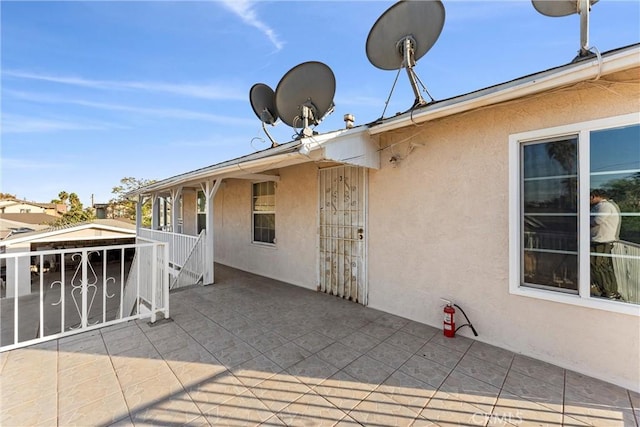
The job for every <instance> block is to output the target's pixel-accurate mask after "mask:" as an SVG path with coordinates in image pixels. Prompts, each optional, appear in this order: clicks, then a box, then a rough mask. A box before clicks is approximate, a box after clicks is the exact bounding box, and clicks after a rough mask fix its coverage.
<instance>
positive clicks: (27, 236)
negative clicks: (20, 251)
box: [0, 219, 136, 246]
mask: <svg viewBox="0 0 640 427" xmlns="http://www.w3.org/2000/svg"><path fill="white" fill-rule="evenodd" d="M87 229H98V230H104V231H112V232H116V233H122V234H123V235H124V236H123V237H135V234H136V226H135V224H130V223H127V222H123V221H118V220H113V219H102V220H101V219H98V220H94V221H92V222H84V223H77V224H67V225H62V226H59V227H51V228H47V229H44V230H37V231H29V232H26V233H19V234H14V235H12V236H9V237H7V238H6V239H4V240H2V241H0V246H9V245H14V244H17V243H25V242H31V241H35V240H42V239H48V238H51V237H56V238H57V239H58V240H64V238H63V236H64V235H65V234H69V233H71V232H75V231H81V230H87ZM109 238H113V236H110V237H109Z"/></svg>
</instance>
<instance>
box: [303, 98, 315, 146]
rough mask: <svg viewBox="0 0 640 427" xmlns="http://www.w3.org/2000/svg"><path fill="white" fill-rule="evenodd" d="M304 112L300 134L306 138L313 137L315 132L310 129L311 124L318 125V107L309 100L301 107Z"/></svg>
mask: <svg viewBox="0 0 640 427" xmlns="http://www.w3.org/2000/svg"><path fill="white" fill-rule="evenodd" d="M300 109H301V110H302V131H301V132H300V133H301V134H302V135H304V136H307V137H309V136H312V135H313V130H311V128H310V127H309V125H310V124H314V125H317V124H318V122H317V121H316V116H315V112H316V111H317V109H316V106H315V105H313V102H311V100H307V102H305V103H304V104H302V105H301V106H300Z"/></svg>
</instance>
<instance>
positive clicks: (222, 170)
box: [128, 152, 308, 196]
mask: <svg viewBox="0 0 640 427" xmlns="http://www.w3.org/2000/svg"><path fill="white" fill-rule="evenodd" d="M305 161H308V159H307V158H306V157H305V156H303V155H301V154H299V153H298V152H288V153H284V154H275V155H271V156H268V157H261V158H257V159H254V160H245V161H238V162H233V161H232V162H229V163H228V164H224V163H223V164H221V165H219V166H218V167H216V168H206V169H204V170H199V171H193V172H190V173H186V174H183V175H179V176H177V177H175V178H169V179H166V180H162V181H160V182H158V183H155V184H151V185H149V186H146V187H144V188H141V189H138V190H134V191H132V192H130V193H128V196H136V195H149V194H153V193H157V192H160V191H163V190H168V189H171V188H176V187H178V186H181V185H184V184H187V183H197V182H201V181H204V180H213V179H225V178H234V177H240V176H242V175H247V174H253V173H259V172H263V171H265V170H268V169H274V168H277V167H284V166H290V165H292V164H296V163H302V162H305Z"/></svg>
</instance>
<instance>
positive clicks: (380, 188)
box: [368, 70, 640, 390]
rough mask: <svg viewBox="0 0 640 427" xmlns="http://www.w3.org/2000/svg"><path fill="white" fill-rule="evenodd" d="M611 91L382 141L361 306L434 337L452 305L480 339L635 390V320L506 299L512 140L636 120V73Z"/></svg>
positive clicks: (450, 121)
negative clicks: (619, 118)
mask: <svg viewBox="0 0 640 427" xmlns="http://www.w3.org/2000/svg"><path fill="white" fill-rule="evenodd" d="M630 79H632V80H633V79H635V83H628V82H626V81H628V80H630ZM607 80H609V81H605V80H600V81H597V82H592V83H582V84H579V85H577V86H574V87H571V88H566V89H562V90H557V91H555V92H553V93H547V94H544V95H537V96H532V97H530V98H528V99H524V100H520V101H518V102H511V103H508V104H505V105H501V106H496V107H491V108H485V109H481V110H478V111H473V112H468V113H465V114H460V115H456V116H452V117H448V118H444V119H440V120H436V121H433V122H426V123H424V124H421V125H419V126H408V127H407V128H404V129H402V130H401V131H394V132H390V133H388V134H384V135H382V136H381V138H380V144H381V147H387V148H386V149H384V150H383V151H382V152H381V153H382V158H381V163H382V168H381V169H380V170H378V171H371V172H370V174H369V245H368V250H369V260H368V261H369V275H368V277H369V305H370V306H371V307H373V308H377V309H381V310H384V311H387V312H391V313H394V314H397V315H400V316H404V317H408V318H410V319H414V320H417V321H420V322H424V323H427V324H430V325H433V326H436V327H441V326H442V305H443V303H442V302H441V301H440V298H441V297H443V298H449V299H452V300H454V301H455V302H456V303H458V304H459V305H461V306H462V307H463V309H464V310H465V311H466V313H467V314H468V315H469V317H470V318H471V320H472V321H473V323H474V326H475V327H476V329H477V330H478V331H479V333H480V336H479V337H478V339H479V340H482V341H485V342H488V343H491V344H494V345H497V346H499V347H502V348H505V349H509V350H512V351H515V352H518V353H522V354H525V355H529V356H532V357H536V358H539V359H542V360H546V361H548V362H551V363H554V364H558V365H560V366H563V367H566V368H569V369H573V370H576V371H579V372H583V373H586V374H588V375H592V376H595V377H598V378H602V379H605V380H607V381H612V382H615V383H618V384H620V385H623V386H625V387H628V388H631V389H636V390H637V389H638V388H639V387H640V385H639V384H640V345H639V341H640V319H639V318H638V317H636V316H631V315H623V314H616V313H612V312H607V311H602V310H595V309H588V308H582V307H577V306H570V305H566V304H560V303H554V302H549V301H544V300H539V299H533V298H527V297H522V296H516V295H510V294H509V205H508V203H509V172H508V168H509V165H508V149H509V147H508V139H509V134H513V133H519V132H525V131H529V130H536V129H541V128H548V127H553V126H559V125H564V124H568V123H576V122H582V121H587V120H593V119H599V118H605V117H611V116H616V115H620V114H626V113H630V112H638V111H639V110H640V105H639V104H640V101H639V100H640V92H639V90H638V87H639V85H638V83H637V82H638V70H634V71H629V72H626V73H621V74H619V75H617V76H609V77H608V78H607ZM616 80H621V81H625V83H620V84H618V83H614V82H613V81H616ZM394 144H395V145H394ZM411 144H413V148H411ZM417 144H423V146H419V145H417ZM392 156H395V157H396V158H400V159H401V160H400V161H399V162H397V164H396V165H395V167H394V165H392V164H391V163H390V162H389V159H390V158H391V157H392ZM457 319H458V322H464V318H463V317H462V316H459V317H458V318H457ZM460 333H461V334H463V335H467V336H471V334H470V331H469V330H468V328H465V329H463V330H461V331H460Z"/></svg>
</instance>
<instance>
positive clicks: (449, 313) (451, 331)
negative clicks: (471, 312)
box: [440, 298, 478, 338]
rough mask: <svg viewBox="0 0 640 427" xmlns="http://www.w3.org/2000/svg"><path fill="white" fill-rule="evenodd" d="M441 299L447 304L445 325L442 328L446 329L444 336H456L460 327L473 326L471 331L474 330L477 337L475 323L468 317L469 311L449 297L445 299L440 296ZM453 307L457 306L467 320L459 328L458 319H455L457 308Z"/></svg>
mask: <svg viewBox="0 0 640 427" xmlns="http://www.w3.org/2000/svg"><path fill="white" fill-rule="evenodd" d="M440 299H441V300H442V301H444V302H445V303H446V305H445V306H444V325H443V328H442V329H443V331H444V336H445V337H447V338H454V337H455V336H456V332H457V331H458V329H460V328H464V327H465V326H468V327H470V328H471V331H473V335H475V336H476V337H477V336H478V332H477V331H476V328H474V327H473V324H471V321H470V320H469V317H467V313H465V312H464V310H463V309H462V307H460V306H459V305H458V304H454V303H452V302H451V301H449V300H447V299H444V298H440ZM453 307H456V308H457V309H458V310H460V313H462V315H463V316H464V318H465V319H466V320H467V323H465V324H464V325H460V326H458V327H457V328H456V321H455V319H454V315H455V313H456V309H455V308H453Z"/></svg>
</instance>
